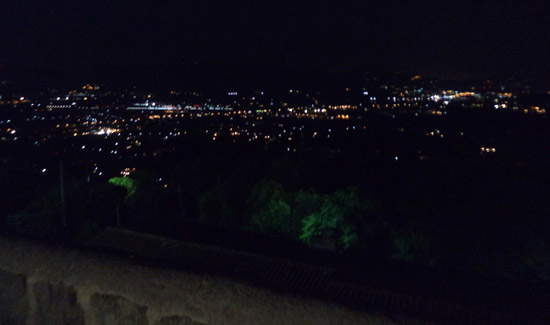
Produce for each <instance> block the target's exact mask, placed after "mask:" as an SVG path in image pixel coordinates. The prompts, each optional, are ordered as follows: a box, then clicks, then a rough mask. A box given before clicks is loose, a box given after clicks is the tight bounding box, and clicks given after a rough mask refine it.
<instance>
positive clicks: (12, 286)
mask: <svg viewBox="0 0 550 325" xmlns="http://www.w3.org/2000/svg"><path fill="white" fill-rule="evenodd" d="M26 291H27V284H26V279H25V277H24V276H23V275H14V274H10V273H8V272H4V271H1V270H0V324H10V325H24V324H26V315H27V314H28V309H29V304H28V300H27V295H26Z"/></svg>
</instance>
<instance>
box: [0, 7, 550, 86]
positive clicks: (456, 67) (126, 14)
mask: <svg viewBox="0 0 550 325" xmlns="http://www.w3.org/2000/svg"><path fill="white" fill-rule="evenodd" d="M2 7H3V9H2V11H3V13H2V19H1V22H0V27H1V33H2V51H0V64H2V65H4V66H10V65H26V66H37V67H42V66H43V67H56V68H61V69H72V68H75V67H88V68H90V67H94V66H97V65H112V66H119V65H140V64H167V65H177V64H204V65H207V64H212V63H217V64H225V65H234V66H243V67H247V66H258V65H260V66H262V65H264V66H291V67H308V68H313V69H355V68H358V67H369V66H383V67H387V68H389V69H396V70H398V69H404V70H408V71H415V72H419V73H432V74H442V75H449V76H451V75H463V74H465V75H476V74H486V73H490V74H494V73H504V74H508V73H509V74H515V73H518V72H522V73H527V74H537V75H543V74H550V61H549V60H548V58H549V57H550V25H549V24H548V18H547V15H548V13H549V11H548V10H547V9H549V8H548V5H547V4H546V1H544V0H539V1H498V2H497V1H490V2H487V1H475V2H474V1H471V2H468V1H461V2H459V1H437V2H435V1H430V2H425V1H424V2H420V1H383V2H382V1H380V2H376V3H374V2H368V1H315V2H311V1H292V2H291V1H252V0H249V1H212V0H200V1H198V0H187V1H167V0H165V1H162V0H157V1H42V0H35V1H25V0H22V1H9V2H7V3H6V2H4V3H3V4H2Z"/></svg>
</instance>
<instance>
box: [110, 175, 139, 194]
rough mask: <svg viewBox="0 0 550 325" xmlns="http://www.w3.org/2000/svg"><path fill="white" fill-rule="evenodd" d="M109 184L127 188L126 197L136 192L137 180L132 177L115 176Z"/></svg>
mask: <svg viewBox="0 0 550 325" xmlns="http://www.w3.org/2000/svg"><path fill="white" fill-rule="evenodd" d="M109 184H112V185H115V186H119V187H122V188H124V189H125V190H126V199H128V198H130V197H132V196H133V195H134V194H136V191H137V184H136V181H135V180H133V179H132V178H130V177H113V178H111V179H110V180H109Z"/></svg>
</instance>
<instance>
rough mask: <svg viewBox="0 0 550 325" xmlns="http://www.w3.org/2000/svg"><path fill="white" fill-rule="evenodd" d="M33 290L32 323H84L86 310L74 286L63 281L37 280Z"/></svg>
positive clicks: (44, 324) (70, 324)
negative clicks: (53, 282) (79, 302)
mask: <svg viewBox="0 0 550 325" xmlns="http://www.w3.org/2000/svg"><path fill="white" fill-rule="evenodd" d="M32 290H33V296H34V302H33V304H32V305H33V306H34V308H33V309H34V310H33V317H32V319H33V321H32V324H35V325H50V324H59V325H84V311H83V310H82V308H81V307H80V305H79V304H78V300H77V295H76V292H75V290H74V288H73V287H70V286H65V285H64V284H62V283H57V284H50V283H46V282H36V283H34V284H33V285H32Z"/></svg>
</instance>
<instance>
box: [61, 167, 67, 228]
mask: <svg viewBox="0 0 550 325" xmlns="http://www.w3.org/2000/svg"><path fill="white" fill-rule="evenodd" d="M59 194H60V198H61V225H62V226H63V228H65V229H66V228H67V207H66V205H65V175H64V168H63V160H59Z"/></svg>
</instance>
